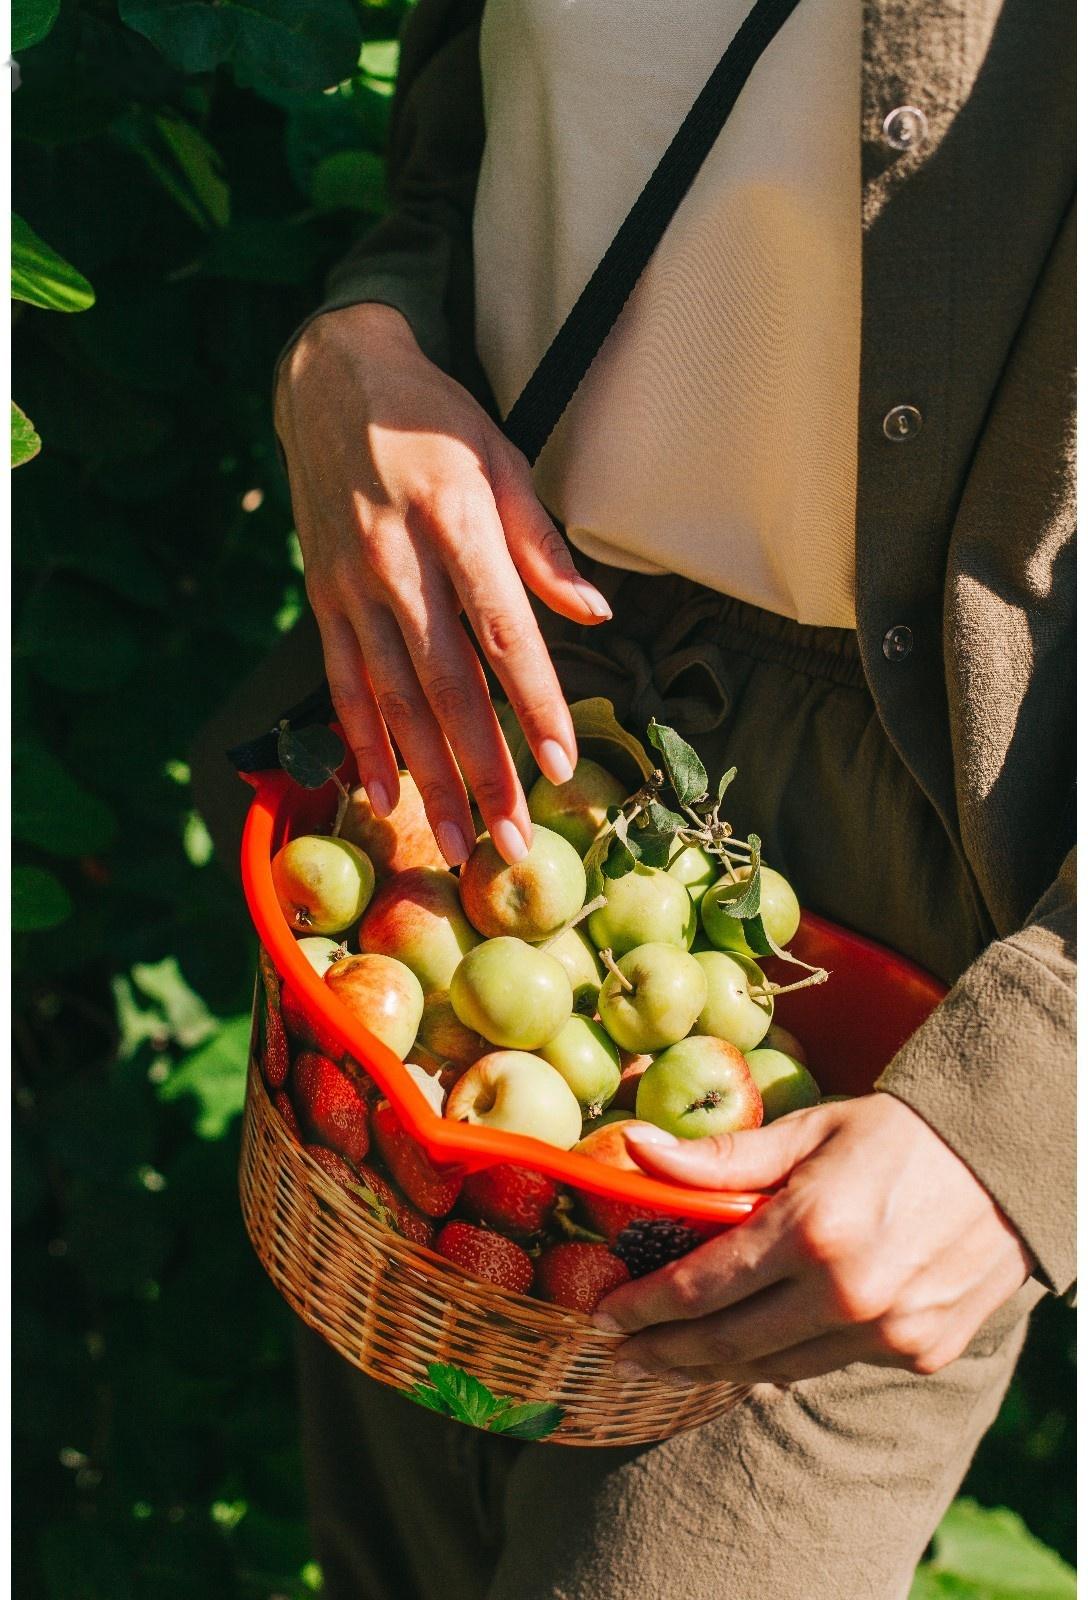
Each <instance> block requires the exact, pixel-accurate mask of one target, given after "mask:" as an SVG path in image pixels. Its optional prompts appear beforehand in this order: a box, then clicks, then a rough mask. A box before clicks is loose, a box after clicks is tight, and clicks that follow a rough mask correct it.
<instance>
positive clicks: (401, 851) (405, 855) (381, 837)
mask: <svg viewBox="0 0 1088 1600" xmlns="http://www.w3.org/2000/svg"><path fill="white" fill-rule="evenodd" d="M340 837H341V839H348V840H350V842H351V843H352V844H357V845H358V846H359V848H360V849H361V850H365V851H366V853H367V855H368V856H369V857H370V859H371V861H372V862H373V863H374V873H375V876H376V877H377V880H378V882H379V883H381V882H382V881H383V880H384V879H385V878H391V877H392V876H393V874H394V873H397V872H407V871H408V869H409V868H410V867H437V868H439V870H440V871H442V872H444V871H445V870H446V861H445V857H444V856H443V854H442V852H441V850H440V849H439V848H438V845H437V844H436V843H435V837H434V834H433V833H432V832H431V825H430V823H429V822H428V821H427V812H426V810H425V809H424V806H423V797H422V795H421V794H420V792H419V789H418V788H417V787H416V781H415V779H414V778H413V777H412V774H411V773H410V772H405V771H404V770H403V768H402V769H401V772H400V798H399V799H398V801H397V803H396V805H395V806H394V807H393V809H392V811H391V812H390V813H389V815H388V816H387V817H376V816H375V815H374V808H373V807H372V806H371V804H370V801H369V799H368V798H367V792H366V790H365V789H353V790H352V793H351V799H350V800H349V801H348V806H347V810H346V811H345V813H344V820H343V821H342V822H341V824H340Z"/></svg>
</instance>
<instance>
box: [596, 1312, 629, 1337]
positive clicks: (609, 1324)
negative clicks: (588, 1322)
mask: <svg viewBox="0 0 1088 1600" xmlns="http://www.w3.org/2000/svg"><path fill="white" fill-rule="evenodd" d="M593 1326H594V1327H595V1328H600V1330H601V1332H602V1333H621V1332H622V1331H623V1330H622V1329H621V1328H620V1325H619V1323H618V1322H617V1321H616V1319H615V1317H610V1316H609V1315H608V1312H607V1311H595V1312H594V1313H593Z"/></svg>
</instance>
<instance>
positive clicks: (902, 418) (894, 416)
mask: <svg viewBox="0 0 1088 1600" xmlns="http://www.w3.org/2000/svg"><path fill="white" fill-rule="evenodd" d="M883 426H884V437H885V439H890V440H891V441H892V443H893V444H902V443H903V442H904V441H905V440H906V439H914V438H916V437H917V435H918V434H919V433H921V431H922V413H921V412H920V411H919V409H918V407H917V406H892V408H891V410H890V411H889V412H888V415H887V416H886V417H885V418H884V424H883Z"/></svg>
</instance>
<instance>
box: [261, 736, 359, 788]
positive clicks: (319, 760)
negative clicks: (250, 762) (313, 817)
mask: <svg viewBox="0 0 1088 1600" xmlns="http://www.w3.org/2000/svg"><path fill="white" fill-rule="evenodd" d="M276 754H277V756H278V757H279V763H280V766H281V767H282V768H283V770H284V772H286V773H287V775H288V777H290V778H293V779H294V781H295V782H296V783H299V784H301V785H302V787H303V788H304V789H320V788H321V786H322V785H323V784H326V783H328V782H329V780H330V778H334V777H335V776H336V773H337V772H338V770H339V768H340V766H341V765H342V763H343V760H344V755H345V750H344V745H343V742H342V740H341V739H340V738H338V736H337V735H336V734H335V733H333V731H332V729H331V728H327V727H325V725H324V723H321V722H315V723H313V724H311V726H310V727H308V728H289V727H288V726H287V724H286V723H284V724H282V725H281V727H280V734H279V738H278V739H277V741H276Z"/></svg>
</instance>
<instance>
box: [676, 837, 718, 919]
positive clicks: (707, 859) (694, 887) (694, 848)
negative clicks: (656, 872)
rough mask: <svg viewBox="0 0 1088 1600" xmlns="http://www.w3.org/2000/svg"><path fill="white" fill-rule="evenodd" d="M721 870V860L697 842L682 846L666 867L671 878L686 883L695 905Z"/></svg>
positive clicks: (685, 886)
mask: <svg viewBox="0 0 1088 1600" xmlns="http://www.w3.org/2000/svg"><path fill="white" fill-rule="evenodd" d="M721 870H722V868H721V862H720V861H716V860H715V858H714V857H713V856H712V855H709V854H708V853H707V851H705V850H703V849H702V848H701V847H700V846H699V845H697V844H689V845H686V846H683V847H681V849H679V850H678V851H677V852H676V854H675V855H674V856H673V858H672V860H671V861H670V862H669V864H668V866H667V867H666V868H665V871H666V872H667V873H668V875H669V877H670V878H675V879H676V881H677V882H678V883H682V884H683V885H684V888H685V889H686V890H687V892H688V894H689V895H690V896H691V899H692V903H693V904H694V905H698V904H699V901H700V900H701V899H702V898H703V895H704V894H705V893H706V891H707V890H708V889H709V888H710V885H711V884H712V883H715V882H716V881H717V879H718V878H719V877H720V876H721Z"/></svg>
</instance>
